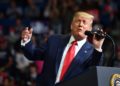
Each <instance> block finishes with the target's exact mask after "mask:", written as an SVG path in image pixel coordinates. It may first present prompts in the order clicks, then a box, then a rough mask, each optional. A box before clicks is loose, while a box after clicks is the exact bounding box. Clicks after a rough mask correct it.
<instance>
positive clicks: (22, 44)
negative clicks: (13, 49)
mask: <svg viewBox="0 0 120 86" xmlns="http://www.w3.org/2000/svg"><path fill="white" fill-rule="evenodd" d="M30 40H31V39H28V40H27V41H26V42H24V41H23V40H21V46H25V45H26V44H27V43H28V42H30Z"/></svg>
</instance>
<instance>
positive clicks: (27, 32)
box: [21, 27, 33, 42]
mask: <svg viewBox="0 0 120 86" xmlns="http://www.w3.org/2000/svg"><path fill="white" fill-rule="evenodd" d="M32 31H33V29H32V28H29V27H25V29H24V30H23V31H22V34H21V39H22V41H23V42H26V41H28V40H30V39H31V37H32Z"/></svg>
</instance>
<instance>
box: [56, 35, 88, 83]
mask: <svg viewBox="0 0 120 86" xmlns="http://www.w3.org/2000/svg"><path fill="white" fill-rule="evenodd" d="M74 40H75V38H74V37H73V36H71V38H70V40H69V42H68V44H67V46H66V47H65V50H64V52H63V55H62V59H61V62H60V67H59V70H58V74H57V77H56V81H55V83H58V82H60V75H61V71H62V67H63V63H64V60H65V56H66V54H67V51H68V49H69V48H70V46H71V43H72V42H73V41H74ZM85 42H86V38H85V39H83V40H81V41H77V45H76V47H75V56H76V54H77V53H78V51H79V50H80V49H81V47H82V46H83V45H84V44H85Z"/></svg>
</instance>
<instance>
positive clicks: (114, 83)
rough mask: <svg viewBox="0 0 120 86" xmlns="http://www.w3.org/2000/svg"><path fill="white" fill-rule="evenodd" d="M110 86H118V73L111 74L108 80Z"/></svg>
mask: <svg viewBox="0 0 120 86" xmlns="http://www.w3.org/2000/svg"><path fill="white" fill-rule="evenodd" d="M110 86H120V74H113V75H112V77H111V80H110Z"/></svg>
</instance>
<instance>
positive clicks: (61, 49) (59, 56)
mask: <svg viewBox="0 0 120 86" xmlns="http://www.w3.org/2000/svg"><path fill="white" fill-rule="evenodd" d="M69 39H70V35H67V36H65V37H62V38H61V43H60V45H59V47H58V51H57V56H56V65H55V66H56V74H57V73H58V69H59V66H60V62H61V59H62V55H63V52H64V49H65V47H66V45H67V43H68V41H69Z"/></svg>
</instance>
